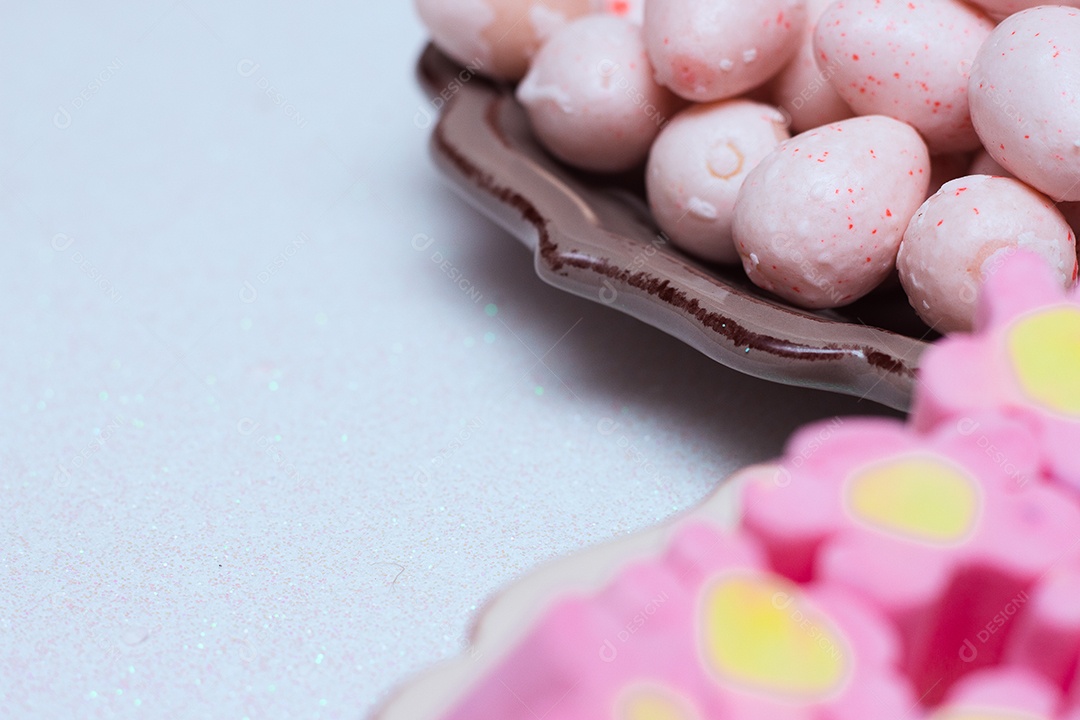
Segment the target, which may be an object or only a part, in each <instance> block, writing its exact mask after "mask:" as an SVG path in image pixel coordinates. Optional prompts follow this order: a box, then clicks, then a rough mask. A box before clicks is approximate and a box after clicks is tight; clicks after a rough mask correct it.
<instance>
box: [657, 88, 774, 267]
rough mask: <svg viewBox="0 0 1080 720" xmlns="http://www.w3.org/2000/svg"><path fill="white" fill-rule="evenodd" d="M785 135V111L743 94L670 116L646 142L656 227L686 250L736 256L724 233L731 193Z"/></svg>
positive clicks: (710, 256) (727, 259)
mask: <svg viewBox="0 0 1080 720" xmlns="http://www.w3.org/2000/svg"><path fill="white" fill-rule="evenodd" d="M787 138H788V132H787V129H786V123H785V118H784V116H783V115H782V114H781V113H780V112H779V111H778V110H777V109H776V108H774V107H772V106H769V105H762V104H760V103H755V102H750V101H749V100H723V101H720V102H718V103H713V104H710V105H695V106H694V107H691V108H688V109H686V110H684V111H683V112H681V113H679V114H678V115H676V116H675V118H674V119H673V120H672V121H671V122H670V123H668V125H667V126H666V127H665V128H664V129H663V131H661V133H660V136H659V137H658V138H657V139H656V142H655V143H654V144H653V147H652V152H651V153H650V154H649V164H648V166H647V168H646V171H645V183H646V189H647V191H648V198H649V207H650V208H652V213H653V217H654V218H655V219H656V222H657V224H658V225H659V226H660V229H661V230H663V231H664V232H665V233H666V234H667V235H668V237H669V238H671V241H672V243H674V244H675V245H676V246H678V247H680V248H682V249H683V250H685V251H686V252H688V253H690V254H691V255H696V256H697V257H700V258H702V259H704V260H709V261H712V262H721V263H734V262H739V254H738V253H737V252H736V251H735V243H734V241H733V240H732V236H731V222H732V219H733V218H734V215H735V198H736V197H737V196H738V194H739V188H740V187H742V184H743V181H744V180H745V179H746V176H747V175H749V174H750V171H751V170H752V169H753V168H754V167H756V166H757V164H758V163H759V162H761V160H762V159H764V158H765V156H766V155H768V154H769V153H770V152H772V151H773V150H774V149H775V148H776V146H777V145H779V144H780V142H781V141H783V140H785V139H787Z"/></svg>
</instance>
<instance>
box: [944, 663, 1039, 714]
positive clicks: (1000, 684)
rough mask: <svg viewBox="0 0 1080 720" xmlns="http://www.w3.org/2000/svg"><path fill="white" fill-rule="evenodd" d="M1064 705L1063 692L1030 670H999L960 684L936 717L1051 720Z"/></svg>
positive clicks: (1010, 668)
mask: <svg viewBox="0 0 1080 720" xmlns="http://www.w3.org/2000/svg"><path fill="white" fill-rule="evenodd" d="M1060 704H1061V692H1060V691H1059V690H1058V689H1057V688H1055V687H1054V686H1052V685H1051V684H1050V683H1048V682H1047V681H1046V680H1045V679H1044V678H1042V677H1040V676H1039V675H1037V674H1035V673H1033V672H1031V671H1030V670H1027V669H1026V668H1018V667H996V668H990V669H987V670H979V671H977V672H974V673H972V674H970V675H968V676H967V677H965V678H963V679H962V680H960V681H959V682H958V683H957V684H956V685H955V686H954V687H953V689H952V690H951V691H950V692H949V694H948V697H947V698H946V700H945V702H944V703H943V704H942V705H941V706H940V707H939V708H936V709H935V712H934V714H933V716H932V717H933V718H934V720H939V719H940V720H947V719H948V718H961V717H963V718H973V717H974V718H997V719H998V720H1049V719H1050V718H1053V717H1056V716H1057V709H1058V706H1059V705H1060Z"/></svg>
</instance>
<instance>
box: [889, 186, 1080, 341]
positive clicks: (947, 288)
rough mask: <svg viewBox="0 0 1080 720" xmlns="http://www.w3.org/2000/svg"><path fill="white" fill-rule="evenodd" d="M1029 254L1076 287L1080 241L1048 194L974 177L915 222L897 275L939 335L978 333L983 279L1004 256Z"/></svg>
mask: <svg viewBox="0 0 1080 720" xmlns="http://www.w3.org/2000/svg"><path fill="white" fill-rule="evenodd" d="M1017 248H1024V249H1025V250H1029V251H1031V252H1035V253H1038V254H1039V255H1041V256H1042V257H1044V258H1045V259H1046V261H1047V262H1048V263H1050V264H1051V266H1052V267H1053V268H1054V270H1055V271H1056V276H1057V277H1056V282H1057V284H1058V286H1059V287H1062V288H1065V287H1070V286H1071V285H1072V284H1073V282H1074V281H1075V280H1076V273H1077V264H1076V238H1075V236H1074V235H1073V232H1072V228H1070V227H1069V225H1068V223H1066V222H1065V218H1064V217H1062V215H1061V213H1060V212H1058V211H1057V209H1056V208H1055V207H1054V204H1053V203H1052V202H1051V201H1050V200H1049V199H1048V198H1047V197H1046V196H1045V195H1043V194H1042V193H1040V192H1037V191H1035V190H1032V189H1031V188H1030V187H1028V186H1027V185H1025V184H1024V183H1022V182H1020V181H1019V180H1016V179H1014V178H1005V177H991V176H988V175H969V176H967V177H962V178H958V179H956V180H952V181H950V182H947V183H945V185H944V186H943V187H942V188H941V189H940V190H938V192H936V193H935V194H934V195H933V196H931V197H930V199H928V200H927V201H926V202H925V203H923V205H922V207H920V208H919V210H918V212H916V213H915V216H914V217H913V218H911V222H910V223H909V224H908V227H907V231H906V232H905V233H904V241H903V243H901V245H900V251H899V253H898V254H897V259H896V267H897V270H898V271H899V272H900V282H901V283H902V284H903V286H904V290H905V291H906V292H907V295H908V300H909V302H910V303H911V306H912V307H913V308H914V309H915V312H916V313H918V315H919V317H921V318H922V319H923V320H924V321H925V322H926V324H927V325H929V326H930V327H932V328H934V329H935V330H937V331H938V332H942V333H946V332H956V331H960V330H970V329H971V323H972V319H973V317H974V315H975V298H976V296H977V290H978V287H979V286H980V285H982V283H983V278H984V277H986V276H987V275H988V274H990V273H992V272H993V268H994V267H996V266H997V264H999V262H1000V258H1001V255H1002V253H1007V252H1011V251H1013V250H1015V249H1017Z"/></svg>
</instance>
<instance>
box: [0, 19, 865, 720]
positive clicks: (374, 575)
mask: <svg viewBox="0 0 1080 720" xmlns="http://www.w3.org/2000/svg"><path fill="white" fill-rule="evenodd" d="M84 5H85V7H84ZM90 5H91V4H90V3H86V4H83V3H73V2H71V3H55V2H54V3H45V2H42V3H5V11H4V20H3V22H2V23H0V48H2V53H3V56H2V57H3V59H4V65H5V70H4V72H3V73H2V74H0V103H2V105H3V110H2V112H0V138H2V142H0V229H2V235H0V243H2V244H0V253H2V255H0V261H2V262H0V287H2V289H3V298H4V300H5V306H4V309H3V312H2V314H0V338H2V344H0V358H2V363H0V369H2V374H0V388H2V390H3V402H2V403H0V413H2V415H0V417H2V422H3V426H2V430H3V432H2V433H0V523H2V525H0V561H2V568H0V573H2V575H0V702H2V709H0V715H2V716H3V717H6V718H75V717H102V718H104V717H154V718H171V717H184V718H189V717H190V718H201V717H206V718H237V719H239V718H244V717H248V718H264V717H266V718H284V717H290V718H292V717H296V718H319V717H322V718H359V717H363V716H365V715H366V714H368V713H369V712H370V711H372V710H373V709H374V708H375V707H376V705H377V704H378V703H379V702H380V701H381V700H382V699H383V698H385V696H386V693H388V692H389V691H390V690H391V689H392V688H394V687H395V686H397V685H398V684H400V683H401V682H402V681H403V680H405V679H406V678H407V677H409V676H410V674H412V673H413V672H415V671H417V670H419V669H421V668H424V667H426V666H428V665H430V664H431V663H433V662H435V661H438V660H439V659H442V658H445V657H448V656H450V655H452V654H454V653H456V652H458V651H459V650H460V649H461V648H462V647H463V645H464V643H465V642H466V637H467V631H468V627H469V625H470V622H471V620H472V618H473V616H474V614H475V612H476V609H477V608H478V606H480V605H481V604H482V603H483V602H484V601H485V599H486V598H488V597H489V596H490V595H491V594H492V593H493V592H495V591H497V590H498V589H499V588H500V587H502V586H504V585H506V584H507V583H508V582H510V581H512V580H513V579H514V578H515V577H518V576H519V575H520V574H521V573H523V572H525V571H527V570H528V569H529V568H532V567H534V566H536V565H537V563H540V562H542V561H544V560H547V559H550V558H554V557H558V556H561V555H564V554H566V553H569V552H572V551H574V550H576V549H579V548H582V547H584V546H587V545H590V544H593V543H596V542H600V541H604V540H607V539H610V538H614V537H618V536H620V535H624V534H626V533H629V532H633V531H635V530H638V529H641V528H644V527H647V526H649V525H651V524H654V523H656V522H658V521H660V520H662V519H664V518H666V517H669V516H670V515H671V514H673V513H675V512H677V511H679V510H681V509H683V508H686V507H687V506H689V505H692V504H693V503H695V502H696V501H698V500H700V499H701V498H702V497H703V496H704V495H705V494H706V493H708V492H709V490H710V489H711V488H713V487H714V486H715V485H716V483H717V482H719V481H720V480H721V479H722V478H724V477H725V475H727V474H728V473H729V472H730V471H732V470H733V469H735V468H737V467H740V466H742V465H745V464H747V463H750V462H753V461H758V460H762V459H766V458H768V457H771V456H773V455H775V454H776V453H778V452H779V451H780V449H781V447H782V443H783V441H784V438H785V437H786V436H787V435H788V434H789V433H790V432H791V431H792V429H794V428H795V427H797V426H798V425H799V424H801V423H804V422H806V421H809V420H812V419H816V418H827V417H831V416H833V415H836V414H850V413H853V412H862V413H873V412H882V411H881V410H880V409H878V408H877V407H876V406H873V405H869V404H862V405H861V406H860V405H857V404H856V403H855V402H854V401H851V400H847V399H844V398H839V397H833V396H828V395H825V394H822V393H815V392H809V391H800V390H794V389H791V388H784V387H778V386H770V385H767V384H765V383H763V382H759V381H755V380H751V379H748V378H746V377H743V376H739V375H736V374H735V373H733V372H730V371H728V370H726V369H724V368H722V367H719V366H717V365H716V364H714V363H713V362H711V361H709V360H708V359H706V358H704V357H702V356H700V355H698V354H696V353H695V352H694V351H692V350H690V349H688V348H686V347H684V346H682V345H680V344H679V343H678V342H676V341H674V340H671V339H669V338H668V337H666V336H664V335H662V334H661V333H659V332H656V331H654V330H652V329H650V328H648V327H646V326H644V325H641V324H639V323H638V322H636V321H633V320H631V319H628V318H625V317H622V316H620V315H618V314H617V313H615V312H614V311H612V310H609V309H607V308H603V307H600V306H597V305H593V304H590V303H588V302H587V301H584V300H580V299H577V298H574V297H570V296H566V295H563V294H561V293H560V292H558V291H555V290H553V289H551V288H548V287H547V286H545V285H543V284H542V283H541V282H540V281H539V280H537V279H536V278H535V276H534V275H533V272H532V260H531V258H530V257H529V255H528V253H527V252H526V251H525V250H524V249H523V247H521V246H520V245H519V244H518V243H517V242H516V241H515V240H513V239H512V238H510V237H508V236H507V235H506V234H505V233H503V232H501V231H500V230H498V229H496V228H495V227H494V226H493V225H491V224H489V223H488V222H487V221H486V220H484V219H483V218H482V217H480V216H479V215H477V214H475V213H474V212H473V211H472V210H470V209H469V208H467V207H466V206H465V205H464V204H463V203H462V202H461V201H459V200H458V199H457V198H456V197H455V196H453V195H452V194H451V193H450V191H449V190H447V189H446V187H445V186H444V185H443V184H442V183H441V181H440V180H439V178H438V176H437V175H436V173H435V171H434V169H433V168H432V166H431V163H430V162H429V160H428V157H427V149H426V142H427V135H428V131H427V130H423V129H420V128H418V127H416V126H415V125H414V117H415V116H416V115H417V111H418V109H419V108H420V107H421V106H422V105H423V104H424V101H425V99H424V96H423V94H422V93H421V91H420V90H419V88H418V86H417V84H416V82H415V79H414V64H415V59H416V57H417V56H418V54H419V52H420V50H421V48H422V46H423V44H424V32H423V30H422V28H421V27H420V26H419V23H418V22H417V21H416V19H415V18H414V16H413V13H412V10H411V8H410V7H409V6H408V5H407V4H398V3H370V2H363V3H361V2H349V3H338V4H335V3H330V2H310V3H292V4H290V5H289V6H288V7H287V8H283V7H282V6H285V5H286V4H285V3H277V4H275V6H276V9H272V10H271V9H266V8H264V7H261V6H260V5H261V4H259V3H255V2H234V3H229V4H228V7H227V8H226V7H223V4H220V3H213V2H209V1H208V0H181V1H180V2H176V3H173V2H171V0H166V1H165V2H145V3H134V2H127V3H119V2H113V3H94V4H93V5H94V6H95V7H89V6H90ZM373 8H375V9H373ZM417 234H424V235H427V236H428V237H430V238H431V239H432V240H433V242H432V244H431V246H430V247H428V248H427V249H425V250H423V251H418V250H416V249H414V247H413V238H414V237H415V236H416V235H417ZM433 257H434V258H435V259H434V260H433ZM444 258H445V259H447V260H449V262H450V263H451V264H452V266H453V267H454V268H455V269H456V270H457V271H458V272H459V273H460V275H461V277H462V279H463V280H462V281H459V282H455V281H454V280H453V279H451V278H450V277H448V276H447V275H446V274H444V272H443V270H441V269H440V267H439V265H438V262H437V261H438V260H440V259H444ZM459 285H464V286H465V287H466V289H465V290H463V289H462V288H461V287H460V286H459ZM605 420H607V421H608V422H606V423H604V422H603V421H605ZM612 421H613V422H612ZM612 424H616V425H615V429H614V430H613V431H611V432H608V433H606V434H605V433H604V432H601V431H600V429H599V428H601V427H603V428H609V427H611V426H612Z"/></svg>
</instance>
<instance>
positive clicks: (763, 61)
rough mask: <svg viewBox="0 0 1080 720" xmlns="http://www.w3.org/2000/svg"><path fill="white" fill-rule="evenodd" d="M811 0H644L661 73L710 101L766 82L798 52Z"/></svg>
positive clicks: (648, 37) (692, 96)
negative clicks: (807, 2)
mask: <svg viewBox="0 0 1080 720" xmlns="http://www.w3.org/2000/svg"><path fill="white" fill-rule="evenodd" d="M805 22H806V0H755V2H746V1H745V0H662V1H657V0H653V2H647V3H646V4H645V23H644V28H645V44H646V45H647V46H648V48H649V57H650V58H651V59H652V63H653V66H655V68H656V79H657V80H658V81H659V82H660V83H661V84H662V85H665V86H667V87H669V88H671V89H672V90H673V91H674V92H675V93H677V94H679V95H681V96H682V97H684V98H686V99H687V100H693V101H695V102H711V101H713V100H725V99H727V98H733V97H735V96H737V95H740V94H742V93H744V92H746V91H747V90H750V89H752V88H754V87H757V86H758V85H761V84H762V83H764V82H765V81H767V80H768V79H769V78H771V77H772V76H773V75H775V74H776V73H777V72H778V71H779V70H780V68H782V67H783V66H784V65H785V64H786V63H787V62H788V60H789V59H790V58H791V57H792V56H793V55H794V54H795V51H796V50H797V49H798V46H799V37H800V36H801V34H802V30H803V24H804V23H805Z"/></svg>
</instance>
